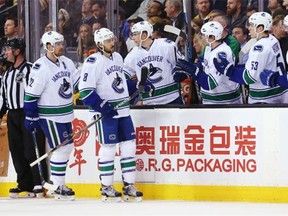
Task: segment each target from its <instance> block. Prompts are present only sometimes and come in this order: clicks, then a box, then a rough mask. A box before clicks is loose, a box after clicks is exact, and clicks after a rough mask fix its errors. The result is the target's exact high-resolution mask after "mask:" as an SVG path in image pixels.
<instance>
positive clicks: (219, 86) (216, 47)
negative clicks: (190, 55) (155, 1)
mask: <svg viewBox="0 0 288 216" xmlns="http://www.w3.org/2000/svg"><path fill="white" fill-rule="evenodd" d="M222 32H223V27H222V25H221V24H220V23H219V22H216V21H210V22H207V23H205V24H204V25H203V26H202V28H201V33H202V34H203V35H204V36H205V39H206V42H207V44H208V45H207V46H206V48H205V53H204V59H203V60H202V61H200V62H198V63H196V64H192V63H189V62H187V61H185V60H181V59H179V60H178V61H177V64H176V67H175V69H174V73H173V76H174V79H175V80H176V81H178V82H179V81H180V82H181V81H182V79H184V78H187V77H185V76H183V74H187V76H190V77H191V78H193V79H195V80H196V81H197V83H198V85H199V86H200V87H201V97H202V103H203V104H242V103H243V101H242V93H241V87H240V85H239V84H238V83H235V82H233V81H231V80H229V78H228V77H226V76H223V75H222V74H220V73H218V71H217V69H216V68H215V67H214V64H213V58H215V57H216V58H218V57H220V56H221V57H223V58H225V59H227V61H228V62H230V63H231V64H232V65H234V63H235V56H234V54H233V52H232V50H231V48H230V47H229V46H228V45H227V44H226V43H224V42H223V41H222V39H221V38H222Z"/></svg>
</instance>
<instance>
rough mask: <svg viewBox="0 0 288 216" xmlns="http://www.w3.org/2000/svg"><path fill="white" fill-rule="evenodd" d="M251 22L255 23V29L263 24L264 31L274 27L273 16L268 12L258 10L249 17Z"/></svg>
mask: <svg viewBox="0 0 288 216" xmlns="http://www.w3.org/2000/svg"><path fill="white" fill-rule="evenodd" d="M249 23H253V25H254V27H255V29H256V28H257V27H258V26H259V25H263V26H264V31H269V30H270V29H271V28H272V16H271V15H270V14H269V13H266V12H256V13H254V14H252V15H251V16H250V17H249Z"/></svg>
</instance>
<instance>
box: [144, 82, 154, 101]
mask: <svg viewBox="0 0 288 216" xmlns="http://www.w3.org/2000/svg"><path fill="white" fill-rule="evenodd" d="M144 91H145V93H148V95H149V97H152V96H154V93H155V86H154V85H153V83H151V82H150V81H149V80H147V81H146V83H145V86H144Z"/></svg>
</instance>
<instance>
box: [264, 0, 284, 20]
mask: <svg viewBox="0 0 288 216" xmlns="http://www.w3.org/2000/svg"><path fill="white" fill-rule="evenodd" d="M282 4H283V0H268V6H267V8H268V10H269V12H270V14H271V15H272V18H273V17H274V12H275V11H277V10H278V9H280V10H285V9H284V8H283V5H282Z"/></svg>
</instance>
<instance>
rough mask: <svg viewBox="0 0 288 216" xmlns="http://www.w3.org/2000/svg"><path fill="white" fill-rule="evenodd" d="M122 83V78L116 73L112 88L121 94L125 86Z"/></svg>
mask: <svg viewBox="0 0 288 216" xmlns="http://www.w3.org/2000/svg"><path fill="white" fill-rule="evenodd" d="M122 83H123V80H122V78H121V77H119V75H118V73H116V77H115V78H114V80H113V82H112V88H113V89H114V91H116V92H117V93H120V94H121V93H123V92H124V88H123V85H121V84H122Z"/></svg>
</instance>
